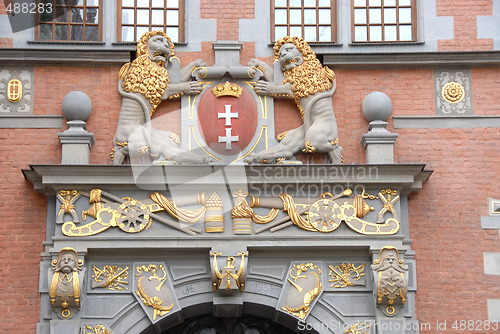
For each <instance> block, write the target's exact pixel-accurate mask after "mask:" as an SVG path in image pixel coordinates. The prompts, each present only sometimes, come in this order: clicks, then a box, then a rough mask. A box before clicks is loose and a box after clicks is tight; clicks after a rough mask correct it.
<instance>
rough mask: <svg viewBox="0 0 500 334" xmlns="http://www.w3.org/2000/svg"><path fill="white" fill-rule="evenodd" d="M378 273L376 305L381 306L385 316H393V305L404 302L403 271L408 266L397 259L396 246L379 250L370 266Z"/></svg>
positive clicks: (405, 287)
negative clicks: (377, 256) (376, 257)
mask: <svg viewBox="0 0 500 334" xmlns="http://www.w3.org/2000/svg"><path fill="white" fill-rule="evenodd" d="M372 269H373V271H374V272H377V273H378V286H377V305H380V306H383V307H382V312H383V313H384V314H385V315H387V316H395V315H396V308H395V307H394V306H395V305H401V306H404V304H405V303H406V290H407V286H406V281H405V273H406V272H407V271H408V266H407V265H405V264H404V261H403V260H400V259H399V253H398V251H397V249H396V248H394V247H391V246H387V247H384V248H382V249H381V250H380V253H379V258H378V259H377V260H375V261H374V264H373V266H372Z"/></svg>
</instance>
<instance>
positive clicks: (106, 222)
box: [62, 189, 207, 237]
mask: <svg viewBox="0 0 500 334" xmlns="http://www.w3.org/2000/svg"><path fill="white" fill-rule="evenodd" d="M102 194H103V191H102V190H100V189H93V190H92V191H91V192H90V194H87V195H86V196H88V197H89V203H90V204H91V207H90V208H89V209H88V210H83V211H82V217H83V219H84V220H86V218H87V216H90V217H93V218H95V220H94V221H92V222H90V223H88V224H86V225H83V226H78V227H77V226H76V225H75V223H74V222H72V221H69V222H66V223H64V225H63V226H62V232H63V234H64V235H66V236H69V237H78V236H91V235H96V234H99V233H101V232H103V231H105V230H107V229H109V228H111V227H118V228H120V229H121V230H122V231H124V232H127V233H138V232H141V231H143V230H147V229H148V228H149V227H150V226H151V224H152V222H153V221H152V217H153V216H154V217H155V219H156V220H159V221H160V222H162V223H164V224H166V225H169V226H172V227H174V228H176V229H179V230H181V231H183V232H186V233H188V234H192V233H194V232H193V231H186V229H185V228H182V227H181V226H180V225H179V224H178V223H177V224H175V223H172V222H169V221H168V220H165V219H164V218H162V217H160V216H157V215H154V213H155V212H159V211H167V213H168V214H170V215H171V216H172V217H174V218H176V219H178V220H180V221H183V222H188V223H196V222H200V221H201V220H203V218H204V217H205V213H206V211H207V207H206V204H207V203H206V198H205V195H200V194H199V195H197V196H187V197H189V198H187V199H185V198H181V202H182V203H181V205H191V204H201V205H202V206H201V207H200V208H199V209H195V210H187V209H182V208H180V207H179V205H177V203H176V202H173V201H171V200H169V199H168V198H166V197H165V196H163V195H162V194H160V193H152V194H150V198H148V199H144V200H141V201H139V200H137V199H134V198H131V197H124V198H119V197H117V196H114V195H112V194H109V193H106V197H108V198H111V199H112V200H113V201H114V202H112V201H109V200H104V202H102V200H101V196H102ZM191 197H193V198H191ZM200 200H202V201H203V203H199V201H200ZM151 215H153V216H151ZM198 233H199V232H198Z"/></svg>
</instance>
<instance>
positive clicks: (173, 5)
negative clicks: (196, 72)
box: [116, 0, 185, 43]
mask: <svg viewBox="0 0 500 334" xmlns="http://www.w3.org/2000/svg"><path fill="white" fill-rule="evenodd" d="M146 3H149V4H148V5H146ZM160 3H163V5H161V6H160ZM124 11H133V20H132V21H129V22H126V23H124V22H123V16H122V13H123V12H124ZM139 11H141V12H146V11H147V12H148V13H149V19H148V20H146V21H145V22H141V23H138V14H140V13H139ZM160 11H163V15H162V16H163V17H162V21H163V23H162V24H160V23H158V24H153V22H152V18H153V17H152V16H153V14H154V13H156V12H160ZM169 11H172V12H173V11H177V12H178V15H177V22H174V24H169V22H168V17H167V16H168V15H169V13H168V12H169ZM184 18H185V4H184V0H117V10H116V19H117V21H116V22H117V34H116V39H117V41H118V42H136V40H137V38H139V37H140V36H141V35H142V34H143V33H144V32H147V31H150V30H163V31H164V32H165V33H166V34H167V35H168V36H169V37H170V38H171V39H172V41H173V42H174V43H179V42H180V43H184V35H185V33H184V32H185V31H184V29H185V28H184ZM124 27H130V28H133V35H134V36H135V38H134V40H130V39H127V40H125V39H123V36H122V33H123V28H124ZM138 28H139V29H138ZM140 28H143V29H142V30H141V29H140ZM144 28H145V29H144ZM175 30H177V36H175V33H172V32H173V31H175Z"/></svg>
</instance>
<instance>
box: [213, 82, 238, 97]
mask: <svg viewBox="0 0 500 334" xmlns="http://www.w3.org/2000/svg"><path fill="white" fill-rule="evenodd" d="M212 93H213V94H214V95H215V97H221V96H234V97H237V98H239V97H240V96H241V94H242V93H243V88H241V87H240V86H238V85H237V84H236V83H235V84H233V85H231V84H230V83H229V81H226V83H225V84H224V85H223V84H218V85H217V86H216V87H214V88H213V89H212Z"/></svg>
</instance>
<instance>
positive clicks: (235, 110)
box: [198, 84, 257, 156]
mask: <svg viewBox="0 0 500 334" xmlns="http://www.w3.org/2000/svg"><path fill="white" fill-rule="evenodd" d="M226 85H227V84H226ZM231 85H234V84H231ZM240 87H241V86H240ZM241 88H242V91H241V95H240V97H236V96H228V95H222V96H219V97H216V96H215V95H214V93H213V92H212V90H207V91H206V92H205V94H203V96H202V97H201V99H200V102H199V104H198V120H199V126H200V133H201V134H202V136H203V138H204V140H205V143H206V144H207V146H208V147H209V148H210V149H211V150H212V151H214V152H216V153H218V154H220V155H224V156H233V155H237V154H238V153H240V152H241V151H243V150H244V149H245V148H246V147H247V146H248V145H249V144H250V143H251V141H252V138H253V137H254V135H255V132H256V129H257V105H256V102H255V100H254V98H253V96H252V94H251V93H250V92H249V91H248V90H247V89H246V88H245V87H241Z"/></svg>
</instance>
